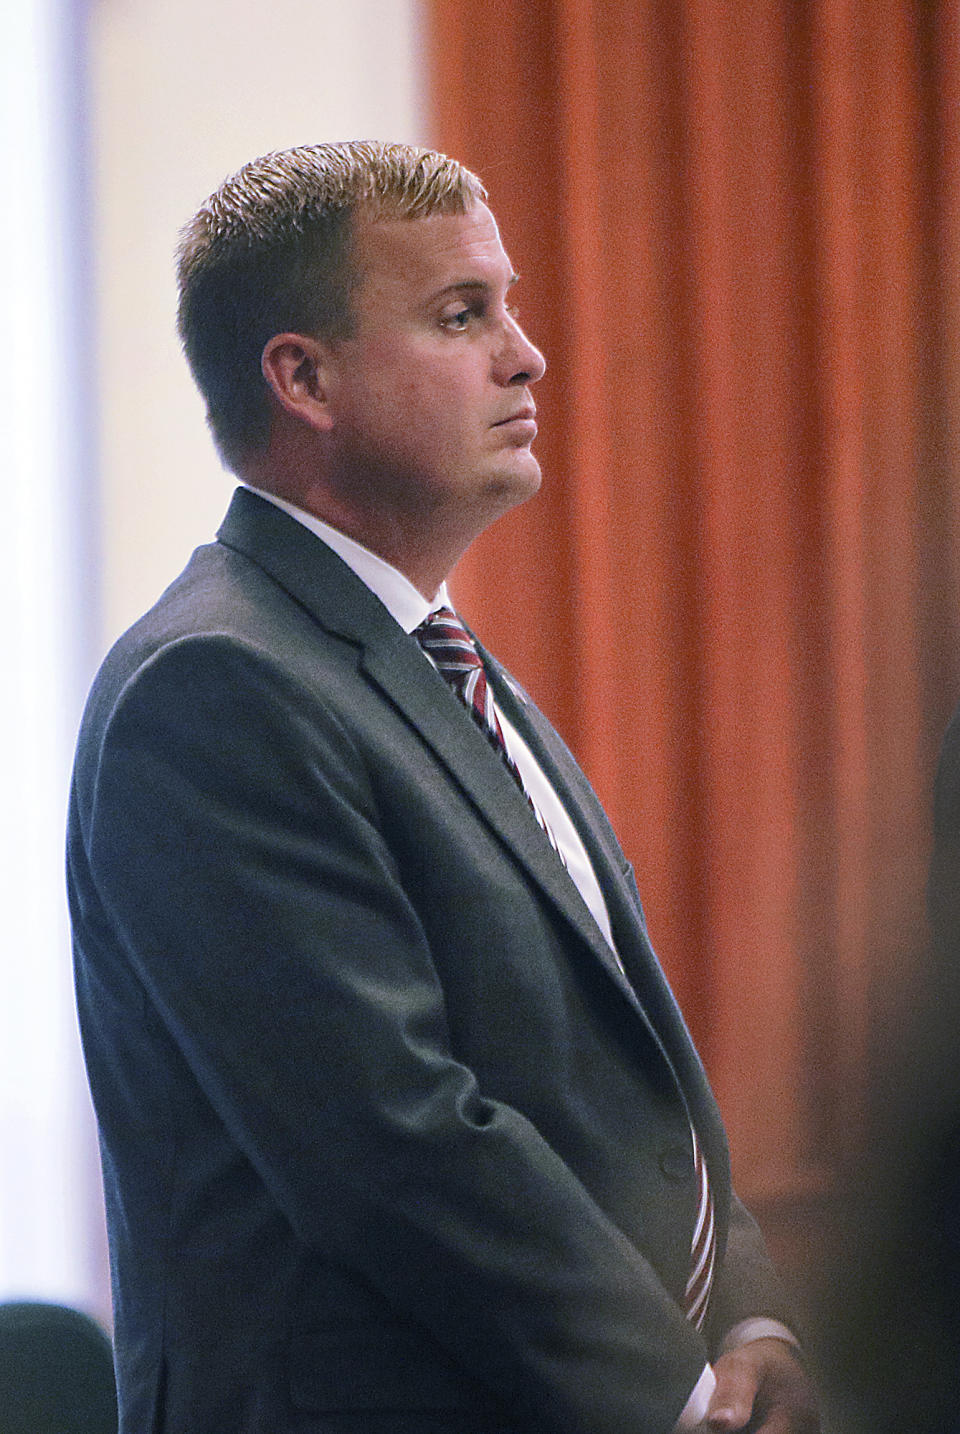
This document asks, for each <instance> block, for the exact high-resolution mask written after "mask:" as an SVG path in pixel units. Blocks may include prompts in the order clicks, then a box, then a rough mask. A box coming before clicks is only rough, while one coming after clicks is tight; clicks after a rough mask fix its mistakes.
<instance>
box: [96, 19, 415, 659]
mask: <svg viewBox="0 0 960 1434" xmlns="http://www.w3.org/2000/svg"><path fill="white" fill-rule="evenodd" d="M91 26H92V30H91V35H90V57H91V84H92V94H91V107H92V118H93V135H92V149H93V183H94V196H93V197H94V205H95V210H94V235H93V242H94V251H95V266H96V291H97V300H96V309H95V318H96V325H97V330H98V339H97V379H98V389H99V401H98V410H99V425H98V444H99V454H98V473H99V500H98V501H99V512H100V520H99V529H100V533H99V536H100V555H99V563H100V569H101V571H100V582H99V586H100V591H101V594H102V613H101V624H100V630H101V637H102V645H104V646H105V645H106V644H107V642H108V641H109V640H112V639H113V638H114V637H115V636H116V635H117V634H118V633H119V632H120V631H121V630H122V629H123V628H124V627H125V626H127V624H128V623H129V622H130V621H131V620H132V619H133V618H134V617H136V616H137V615H138V614H139V613H140V612H141V611H142V610H143V609H144V608H145V607H146V606H148V605H149V603H150V602H152V600H153V599H154V597H155V596H156V595H157V593H158V592H159V591H160V590H161V588H162V587H163V586H164V585H165V584H166V583H167V582H168V581H169V579H170V578H171V577H173V576H174V575H175V574H176V573H177V572H178V571H179V569H180V568H181V567H182V565H183V563H184V561H185V560H186V558H187V556H188V555H189V553H190V552H191V550H192V549H193V547H194V546H195V545H196V544H197V543H198V542H204V541H206V540H207V539H208V538H209V537H210V536H211V535H212V533H213V531H214V529H215V527H216V525H217V523H218V521H219V519H220V517H221V516H222V513H223V509H224V507H225V504H226V500H227V497H228V495H229V493H230V490H231V486H232V480H231V479H230V478H229V475H227V474H226V473H224V472H223V470H222V469H221V468H220V466H219V463H218V460H217V457H216V455H215V453H214V451H213V448H212V446H211V443H210V440H209V438H208V436H207V432H206V428H205V424H204V420H203V411H202V406H201V403H200V400H199V398H198V396H197V394H196V392H195V390H194V389H193V386H192V383H191V380H190V377H189V374H188V372H187V369H186V365H185V363H184V361H183V358H182V356H181V354H180V351H179V348H178V344H177V339H176V334H175V328H174V310H175V303H176V299H175V287H174V278H173V258H172V256H173V249H174V245H175V243H176V235H177V231H178V229H179V227H180V225H181V224H183V223H184V222H185V221H186V220H187V219H188V218H189V217H190V215H191V214H192V213H193V212H194V211H195V209H196V208H197V206H198V205H199V204H200V203H201V202H202V200H203V199H204V198H205V197H206V195H207V194H209V193H210V191H211V190H212V189H214V188H215V187H216V185H217V184H218V183H219V182H220V180H221V179H223V178H224V177H225V176H226V175H227V174H229V173H231V172H232V171H233V170H235V169H237V168H238V167H239V166H240V165H241V164H243V163H244V162H245V161H246V160H248V159H251V158H253V157H254V156H255V155H258V154H263V153H266V152H267V151H268V150H271V149H278V148H283V147H286V146H288V145H293V144H302V143H309V142H312V141H317V140H325V139H351V138H353V139H357V138H391V139H400V140H407V141H414V142H423V139H424V134H423V121H422V116H421V104H420V93H421V86H420V76H419V42H418V14H417V5H416V0H350V3H349V4H342V3H336V0H310V3H308V4H303V3H294V0H271V3H270V4H269V5H266V4H263V3H257V4H252V3H244V0H241V3H237V0H193V2H192V3H191V0H98V3H94V5H93V6H92V8H91Z"/></svg>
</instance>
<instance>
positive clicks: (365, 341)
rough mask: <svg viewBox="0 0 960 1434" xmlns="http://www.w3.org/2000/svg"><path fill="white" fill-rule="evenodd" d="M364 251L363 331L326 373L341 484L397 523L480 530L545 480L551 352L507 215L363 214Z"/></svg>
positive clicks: (359, 262) (359, 257)
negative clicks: (538, 449)
mask: <svg viewBox="0 0 960 1434" xmlns="http://www.w3.org/2000/svg"><path fill="white" fill-rule="evenodd" d="M353 258H354V262H355V264H356V267H357V270H358V273H359V283H358V286H357V288H356V289H355V291H354V294H353V299H352V306H351V307H352V313H353V317H354V330H353V332H352V334H351V336H350V337H349V338H348V339H345V340H343V341H341V342H339V343H337V344H336V345H335V346H334V349H333V353H332V357H331V359H330V365H329V369H328V382H327V386H326V387H327V396H328V407H329V414H330V418H331V421H332V428H331V432H330V440H331V450H332V454H333V459H334V464H333V467H334V473H335V475H336V481H337V483H338V486H339V487H340V490H341V493H342V494H343V495H344V496H346V495H347V494H348V493H349V497H350V500H351V501H352V502H354V503H359V504H360V505H361V507H362V508H364V509H365V510H366V511H367V512H368V513H374V512H376V513H377V515H378V517H379V520H380V521H381V522H384V523H386V524H389V523H390V522H391V521H392V520H394V519H396V520H399V521H400V522H401V523H403V524H406V525H408V526H409V523H410V520H411V518H413V519H415V520H416V519H418V518H420V519H422V520H423V521H424V522H427V523H429V522H435V521H436V520H437V517H438V515H439V516H440V517H441V518H442V519H445V518H446V517H447V516H449V517H450V518H451V519H455V518H456V519H462V520H463V522H464V526H465V527H471V526H472V527H475V528H476V531H477V532H479V531H480V529H481V528H482V527H484V526H486V524H487V523H488V522H491V521H492V520H493V519H494V518H496V517H498V516H499V515H500V514H501V513H502V512H505V511H506V510H507V509H508V508H510V507H512V506H513V505H514V504H516V503H519V502H522V501H523V499H525V498H528V497H529V496H530V495H531V494H532V493H534V492H536V490H537V488H538V486H539V483H540V468H539V465H538V463H537V460H536V459H535V458H534V456H533V454H532V453H531V451H530V445H531V443H532V441H533V439H534V437H535V435H536V424H535V422H534V414H535V409H534V405H533V401H532V399H531V397H530V386H531V385H532V384H534V383H536V381H537V379H539V378H540V377H541V375H542V374H543V371H544V367H545V365H544V361H543V358H542V356H541V354H540V353H539V351H538V350H537V349H536V348H534V346H533V345H532V344H531V343H530V342H529V340H528V339H527V338H526V336H525V335H524V333H523V331H522V329H521V328H520V326H519V324H518V323H517V320H516V317H515V314H514V311H513V309H512V306H511V298H510V294H511V289H512V285H513V282H514V280H515V277H516V276H515V275H514V273H513V269H512V267H511V264H510V261H509V259H508V258H507V256H506V254H505V253H504V249H503V245H502V244H501V242H500V235H499V233H498V231H497V226H496V223H495V221H494V218H493V215H492V214H491V213H490V211H489V209H487V207H486V206H485V205H483V204H477V205H475V206H473V207H472V208H471V209H470V210H469V211H468V212H467V213H466V214H446V215H433V216H430V217H429V218H426V219H385V220H374V221H370V220H360V221H358V223H357V226H356V230H355V235H354V244H353Z"/></svg>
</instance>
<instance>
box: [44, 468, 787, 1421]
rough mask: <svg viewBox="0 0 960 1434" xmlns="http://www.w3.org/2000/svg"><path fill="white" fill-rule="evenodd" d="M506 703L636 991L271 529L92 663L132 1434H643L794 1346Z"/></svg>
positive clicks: (446, 739) (253, 504)
mask: <svg viewBox="0 0 960 1434" xmlns="http://www.w3.org/2000/svg"><path fill="white" fill-rule="evenodd" d="M494 672H495V676H494V682H495V686H496V689H497V697H498V700H499V701H500V702H501V703H502V704H503V707H504V710H505V711H506V712H507V715H508V716H509V718H510V720H511V721H512V722H513V723H514V724H515V725H516V726H517V728H518V730H519V731H520V732H521V733H522V734H523V736H524V737H525V738H526V740H527V741H528V742H529V744H530V745H531V747H532V748H533V750H534V752H535V753H536V755H537V757H538V758H539V760H540V762H541V764H542V765H543V767H544V769H545V771H546V773H547V774H548V776H549V777H550V779H551V780H552V781H553V783H554V784H555V786H556V788H557V790H558V792H559V794H560V795H561V797H562V798H563V800H564V801H565V803H566V805H567V807H568V809H569V811H570V812H571V814H572V815H573V816H574V819H575V821H576V823H577V826H578V828H579V830H580V833H581V836H582V838H583V840H584V843H585V844H586V846H587V849H588V851H589V853H590V856H591V858H592V860H593V862H594V865H595V868H596V870H597V874H598V877H599V879H600V882H601V885H602V887H603V890H604V893H605V896H606V900H607V903H608V905H609V909H610V914H611V920H612V925H613V932H614V937H615V940H616V943H617V946H618V950H619V952H620V955H621V958H622V961H623V965H624V967H625V969H626V971H627V973H628V976H629V980H628V979H626V978H625V977H624V975H623V974H622V972H621V971H620V970H619V969H618V967H617V964H616V962H615V961H614V959H613V957H612V955H611V952H610V950H609V948H608V946H607V944H606V943H605V941H604V940H603V938H602V937H601V935H600V933H599V931H598V930H597V927H596V925H595V923H594V921H593V920H592V918H591V916H590V915H589V913H588V912H587V910H586V908H585V906H584V904H583V902H582V900H581V898H580V896H579V894H578V892H577V891H576V889H575V887H574V885H573V883H572V882H571V881H570V879H569V877H568V876H567V874H566V872H565V871H564V870H563V868H562V867H561V865H560V864H559V862H558V861H557V858H556V856H555V854H554V853H553V851H552V850H551V849H550V846H549V844H548V842H547V840H546V838H545V837H544V835H543V833H542V832H541V830H540V828H539V827H538V825H537V823H536V821H535V820H534V818H533V816H532V814H531V812H530V810H529V808H528V806H527V804H526V802H525V801H524V798H523V795H522V793H521V792H520V791H519V790H518V788H517V787H516V785H515V784H514V782H513V781H512V779H511V778H510V776H509V774H508V773H507V771H506V769H505V768H504V767H503V765H502V763H501V762H500V761H499V759H498V757H497V756H496V754H495V753H494V752H493V751H492V750H491V748H490V747H489V745H488V744H487V742H486V741H485V740H484V738H483V736H482V735H481V733H480V732H479V731H478V729H477V728H476V727H475V726H474V725H473V723H472V722H471V721H470V719H469V717H468V715H467V714H466V712H465V711H464V709H463V708H462V706H461V705H460V704H459V702H458V701H457V699H456V697H455V696H454V695H453V693H452V692H451V691H450V690H449V688H448V687H447V686H446V684H445V683H444V681H443V680H442V678H440V677H439V676H438V675H437V673H436V672H435V671H434V670H433V669H432V668H431V667H430V666H429V664H428V663H427V662H426V661H425V660H424V659H423V657H422V654H421V653H420V652H419V651H418V649H417V647H416V644H415V641H414V639H412V638H411V637H409V636H408V635H406V634H405V633H404V632H403V631H402V630H401V629H400V628H399V626H398V625H397V624H396V623H395V622H394V620H393V619H392V618H391V617H390V616H389V614H388V613H387V612H386V610H385V609H384V608H383V606H382V605H381V604H380V602H379V601H378V600H377V599H376V598H375V597H374V596H373V595H372V594H371V593H370V592H369V590H368V589H367V588H366V587H365V586H364V585H363V584H362V583H361V582H360V581H359V580H358V579H357V578H356V577H355V575H354V574H353V573H351V572H350V571H349V569H348V568H346V567H345V565H344V564H343V563H342V562H341V561H340V560H339V559H338V558H337V557H336V556H335V555H334V554H333V553H331V552H330V551H329V550H328V549H326V548H325V547H324V545H322V544H321V543H319V542H318V541H317V540H316V539H315V538H314V537H313V536H312V535H311V534H310V533H308V532H307V531H306V530H305V529H304V528H303V527H302V526H301V525H299V524H297V523H296V522H295V521H293V520H292V519H290V518H289V517H288V516H287V515H286V514H284V513H282V512H279V511H278V510H277V509H275V508H274V507H272V506H271V505H269V504H267V503H265V502H264V501H263V500H261V499H259V498H257V497H256V496H255V495H253V494H251V493H249V492H245V491H241V492H239V493H238V494H237V495H236V496H235V498H234V500H233V503H232V505H231V508H230V511H229V513H228V516H227V519H226V521H225V523H224V526H223V528H222V530H221V532H220V534H219V541H218V542H216V543H215V544H212V545H210V546H209V547H206V548H202V549H200V550H199V551H198V552H197V553H196V554H195V555H194V557H193V559H192V560H191V562H190V564H189V566H188V567H187V569H186V571H185V572H184V574H183V575H182V576H181V577H180V578H179V579H178V580H177V581H176V582H175V583H174V584H173V585H172V587H170V588H169V589H168V591H167V592H166V593H165V594H164V595H163V597H162V598H161V599H160V601H159V603H158V604H157V606H156V607H155V608H154V609H153V610H152V611H151V612H150V613H148V614H147V616H146V617H144V618H143V619H142V620H141V621H140V622H139V623H138V624H137V625H136V626H135V627H134V628H133V629H132V630H131V631H130V632H129V633H128V634H127V635H126V636H125V637H124V638H123V639H121V641H120V643H119V644H118V645H117V647H116V648H115V649H114V651H113V652H112V653H111V654H110V656H109V657H108V658H107V660H106V662H105V663H104V666H103V668H102V670H101V673H100V675H99V677H98V679H97V682H96V684H95V686H94V689H93V692H92V694H91V697H90V701H89V704H88V709H87V713H86V716H85V719H84V723H83V728H82V731H81V736H80V743H79V748H78V755H77V765H76V772H75V782H74V789H73V796H72V804H71V817H70V831H69V883H70V895H71V904H72V914H73V921H74V929H75V945H76V965H77V986H78V999H79V1007H80V1014H81V1023H82V1029H83V1037H84V1045H85V1051H86V1058H87V1063H88V1069H89V1074H90V1081H91V1087H92V1090H93V1095H94V1100H95V1104H96V1108H97V1113H98V1119H99V1123H100V1131H101V1144H102V1152H103V1163H104V1172H105V1184H106V1192H107V1201H108V1219H109V1229H110V1245H111V1257H112V1271H113V1281H114V1299H115V1306H116V1343H117V1361H118V1376H119V1385H120V1400H121V1410H122V1415H121V1418H122V1429H123V1431H124V1434H134V1431H135V1434H147V1431H160V1430H163V1431H171V1434H173V1431H176V1434H188V1431H190V1434H194V1431H196V1434H220V1431H223V1434H228V1431H229V1434H285V1431H294V1430H296V1431H299V1434H305V1431H321V1430H323V1431H359V1430H363V1431H365V1434H368V1431H389V1434H399V1431H411V1430H418V1431H435V1434H439V1432H440V1431H444V1434H453V1431H463V1434H466V1431H468V1430H469V1431H470V1434H493V1431H521V1430H522V1431H528V1430H529V1431H535V1430H542V1431H565V1434H566V1431H570V1434H573V1431H578V1434H628V1431H629V1434H640V1431H643V1434H658V1432H659V1431H667V1430H669V1429H670V1428H671V1426H672V1424H673V1422H674V1420H675V1418H676V1416H677V1415H678V1413H679V1411H680V1409H681V1408H682V1407H683V1404H684V1403H685V1401H686V1399H687V1396H688V1394H689V1392H690V1390H691V1388H692V1387H693V1385H694V1383H695V1381H696V1379H697V1377H698V1376H699V1374H700V1371H701V1369H702V1367H703V1364H704V1361H705V1360H706V1359H707V1357H708V1354H709V1352H710V1347H711V1345H710V1341H711V1340H712V1339H715V1338H717V1337H719V1335H720V1334H721V1333H722V1332H723V1330H724V1329H726V1328H728V1327H729V1326H730V1325H731V1324H732V1323H734V1322H736V1321H737V1320H739V1319H741V1318H744V1317H746V1316H748V1315H764V1314H767V1315H771V1316H774V1317H778V1318H781V1319H782V1318H784V1315H785V1311H784V1309H783V1305H782V1301H781V1296H780V1293H779V1290H778V1287H777V1283H776V1280H775V1278H774V1276H773V1273H772V1271H771V1269H770V1266H769V1262H768V1260H767V1257H766V1254H765V1251H764V1249H763V1245H762V1242H761V1240H760V1237H759V1235H758V1234H757V1232H756V1229H755V1227H754V1225H753V1223H752V1222H751V1221H750V1219H749V1217H748V1216H747V1215H746V1214H745V1212H744V1211H743V1210H742V1207H741V1206H740V1205H739V1204H738V1202H737V1201H736V1200H735V1198H733V1199H732V1198H731V1193H730V1186H729V1165H728V1156H727V1149H726V1144H725V1139H724V1134H723V1129H722V1125H721V1122H720V1118H719V1115H718V1112H717V1109H716V1106H715V1103H714V1100H713V1098H712V1095H711V1093H710V1090H709V1088H708V1085H707V1082H706V1079H705V1077H704V1073H703V1070H702V1068H701V1065H700V1062H699V1060H698V1058H697V1055H696V1053H695V1051H694V1049H693V1046H692V1044H691V1042H690V1039H689V1036H688V1034H687V1031H686V1029H685V1027H684V1024H683V1021H682V1019H681V1016H680V1013H679V1011H678V1009H677V1007H676V1005H675V1003H674V1000H673V998H672V996H671V994H670V992H669V990H668V988H667V985H666V982H665V980H664V977H663V975H662V973H661V971H660V968H659V966H658V964H657V962H656V959H655V957H654V955H653V953H652V951H651V949H650V946H649V943H648V940H647V935H646V931H645V927H644V922H643V915H642V912H641V908H640V902H639V898H638V896H637V891H636V887H635V885H634V882H633V879H632V875H631V872H630V869H629V866H628V864H627V862H626V861H625V859H624V857H623V854H622V853H621V851H620V848H619V846H618V845H617V842H616V839H615V837H614V835H613V833H612V831H611V829H610V827H609V825H608V823H607V821H606V818H605V817H604V814H603V812H602V810H601V809H600V806H599V804H598V802H597V800H596V798H595V796H594V795H593V793H592V791H591V789H590V787H589V785H588V783H587V781H586V779H585V778H584V776H583V774H582V773H581V772H580V771H579V769H578V768H577V766H576V764H575V762H574V761H573V759H572V757H571V756H570V753H569V752H568V751H567V750H566V748H565V747H564V746H563V744H562V742H561V741H560V739H559V737H558V736H557V734H556V733H555V732H554V731H553V730H552V728H551V727H550V725H549V724H548V723H547V722H546V720H545V719H544V718H543V716H542V715H541V714H540V713H539V712H538V711H537V710H536V708H535V707H534V706H533V705H532V703H530V702H528V701H526V700H525V699H524V698H523V697H522V696H517V695H516V693H515V691H514V690H513V688H512V687H511V686H510V685H509V684H508V683H507V682H506V681H505V680H504V677H503V674H502V673H501V672H500V670H499V669H497V668H496V665H494ZM691 1118H692V1119H693V1121H694V1122H695V1124H696V1128H697V1130H698V1132H699V1134H700V1138H701V1141H702V1143H703V1146H704V1149H705V1152H706V1157H707V1161H708V1164H709V1168H710V1171H711V1175H712V1180H713V1190H714V1194H715V1199H716V1206H717V1221H718V1228H719V1236H720V1263H719V1273H718V1277H717V1282H716V1287H715V1293H714V1297H713V1300H712V1305H711V1318H710V1325H709V1328H708V1331H707V1336H706V1339H705V1338H704V1337H701V1336H700V1335H699V1334H697V1333H696V1332H695V1331H694V1330H693V1329H692V1328H691V1326H690V1325H689V1324H688V1323H687V1321H686V1320H685V1319H684V1316H683V1313H682V1311H681V1307H680V1301H681V1298H682V1291H683V1286H684V1282H685V1279H686V1275H687V1267H688V1262H689V1248H690V1238H691V1227H692V1223H693V1218H694V1208H695V1199H696V1192H695V1182H694V1178H693V1169H692V1162H691V1159H690V1137H689V1121H690V1119H691Z"/></svg>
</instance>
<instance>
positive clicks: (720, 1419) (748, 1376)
mask: <svg viewBox="0 0 960 1434" xmlns="http://www.w3.org/2000/svg"><path fill="white" fill-rule="evenodd" d="M722 1365H724V1361H722V1360H718V1361H717V1364H716V1366H715V1373H716V1376H717V1387H716V1389H715V1390H714V1391H713V1395H712V1397H711V1400H710V1404H709V1406H708V1408H707V1425H708V1427H709V1428H711V1429H716V1430H724V1429H743V1428H744V1427H745V1426H746V1425H747V1424H748V1423H749V1422H750V1416H751V1415H752V1413H753V1402H754V1400H755V1399H756V1397H757V1378H756V1375H755V1374H754V1372H753V1370H752V1369H750V1368H749V1366H748V1365H746V1364H741V1363H739V1362H734V1361H729V1362H727V1363H726V1365H725V1367H721V1366H722Z"/></svg>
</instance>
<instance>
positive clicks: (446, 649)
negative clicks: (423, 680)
mask: <svg viewBox="0 0 960 1434" xmlns="http://www.w3.org/2000/svg"><path fill="white" fill-rule="evenodd" d="M413 635H414V637H415V638H416V639H417V641H418V642H419V644H420V646H421V647H422V648H423V650H424V652H425V653H426V654H427V657H429V659H430V661H431V662H432V663H433V665H434V667H435V668H436V669H437V671H438V672H439V673H440V676H441V677H443V678H444V679H445V681H446V682H447V683H449V685H450V686H451V687H452V688H453V690H454V692H455V693H456V694H457V696H458V697H459V698H460V701H461V702H462V703H463V704H464V706H465V707H466V709H467V711H468V712H469V713H470V715H471V717H472V718H473V720H474V721H475V722H476V724H477V726H478V727H479V728H480V730H481V732H482V733H483V735H484V736H485V737H486V739H487V741H488V742H489V743H490V745H491V747H492V748H493V749H494V751H495V752H497V753H498V754H499V756H500V758H501V760H502V761H503V764H504V766H505V767H506V768H507V771H508V772H509V773H510V775H511V777H512V778H513V780H514V781H515V782H516V784H517V786H518V787H519V788H520V790H521V792H523V795H524V796H525V797H526V799H527V803H528V805H529V807H530V810H531V811H532V812H533V814H534V816H535V817H536V819H537V822H538V823H539V825H540V827H541V828H542V830H543V832H544V834H545V836H546V838H547V840H548V841H549V843H550V845H551V846H552V847H553V850H554V851H555V852H556V854H557V856H558V857H559V859H560V861H561V862H563V853H562V852H561V850H560V848H559V846H558V844H557V839H556V837H555V836H554V835H553V832H552V831H551V830H550V828H549V826H548V825H547V823H546V821H545V820H544V818H543V816H542V814H541V812H540V809H539V808H538V806H537V804H536V802H535V801H534V800H533V798H532V797H531V795H530V793H529V792H528V791H527V789H526V787H525V786H524V785H523V777H522V776H521V775H520V771H519V769H518V767H517V764H516V762H515V761H514V760H513V758H512V757H511V756H510V753H509V752H508V751H507V744H506V741H505V740H504V736H503V729H502V727H501V726H500V719H499V718H498V716H497V709H496V707H495V706H494V704H493V692H492V691H491V688H490V684H489V682H488V681H487V673H486V669H485V668H484V665H483V659H482V658H481V656H480V653H479V651H478V649H477V644H476V643H475V642H474V640H473V638H472V637H471V636H470V634H469V632H468V631H467V629H466V628H465V627H464V625H463V623H462V622H461V621H460V619H459V618H458V617H457V614H456V613H455V612H453V611H452V609H451V608H448V607H440V608H437V610H436V611H435V612H432V613H430V614H429V615H428V616H427V617H426V618H424V620H423V622H422V623H421V624H420V626H419V627H418V628H416V629H415V630H414V634H413ZM564 865H566V863H565V862H564Z"/></svg>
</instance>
